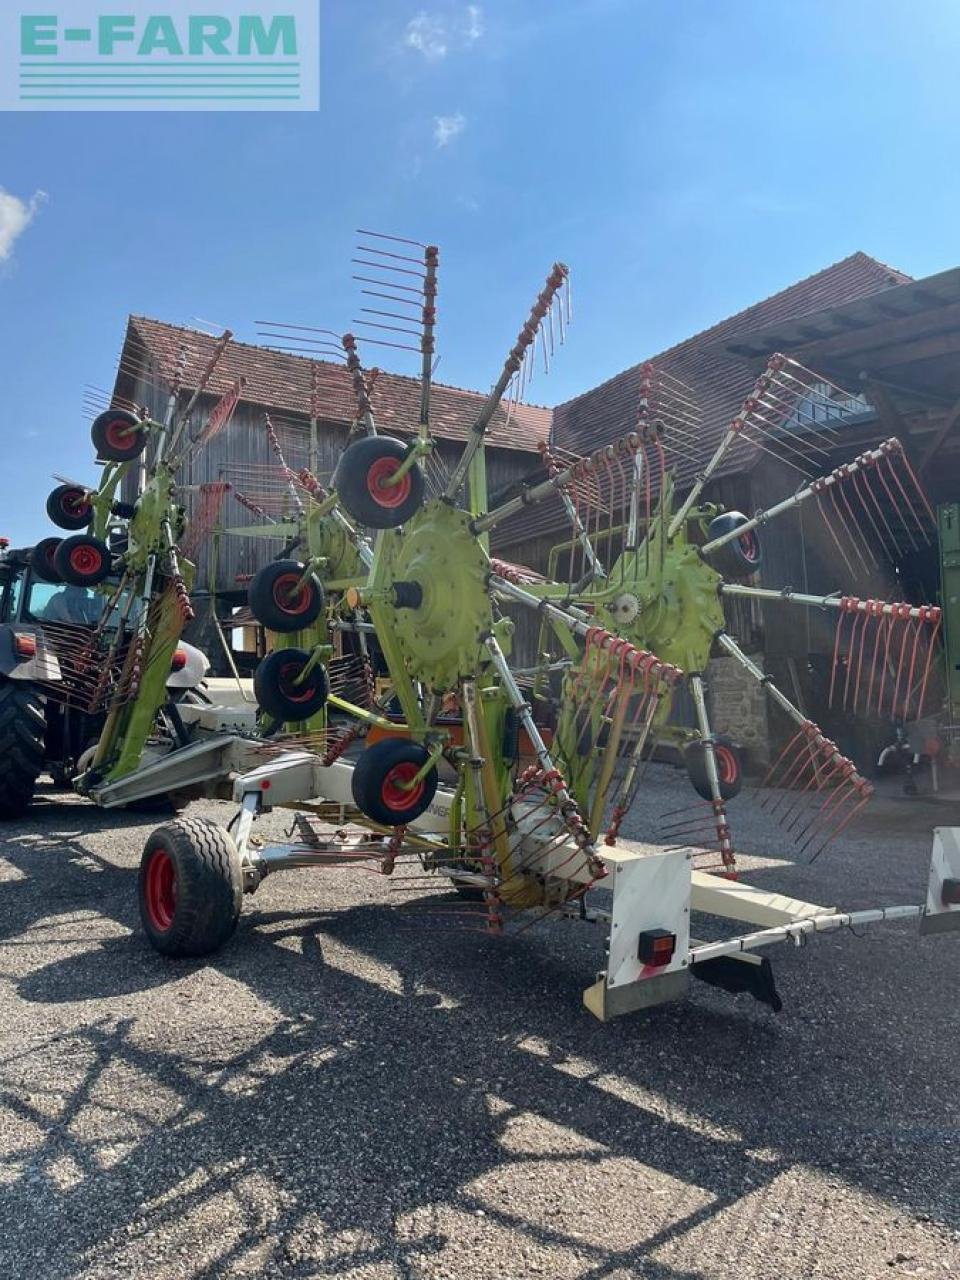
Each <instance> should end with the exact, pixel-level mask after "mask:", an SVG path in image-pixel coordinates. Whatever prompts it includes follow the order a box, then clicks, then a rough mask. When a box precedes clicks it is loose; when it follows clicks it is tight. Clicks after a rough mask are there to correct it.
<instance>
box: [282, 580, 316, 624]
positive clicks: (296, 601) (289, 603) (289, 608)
mask: <svg viewBox="0 0 960 1280" xmlns="http://www.w3.org/2000/svg"><path fill="white" fill-rule="evenodd" d="M300 578H301V575H300V574H299V573H281V574H279V575H278V576H277V578H276V580H275V581H274V584H273V603H274V604H275V605H276V606H277V608H278V609H279V610H280V612H281V613H287V614H289V615H290V616H291V617H294V618H299V617H300V615H301V614H303V613H307V612H308V611H309V609H310V605H311V603H312V602H313V590H312V588H311V586H310V583H309V582H305V583H303V584H302V585H300Z"/></svg>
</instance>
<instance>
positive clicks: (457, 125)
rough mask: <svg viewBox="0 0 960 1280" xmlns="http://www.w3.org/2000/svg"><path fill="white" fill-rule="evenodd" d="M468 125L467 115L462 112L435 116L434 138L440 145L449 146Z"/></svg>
mask: <svg viewBox="0 0 960 1280" xmlns="http://www.w3.org/2000/svg"><path fill="white" fill-rule="evenodd" d="M466 127H467V117H466V116H465V115H463V114H462V113H461V112H459V111H458V112H456V114H455V115H452V116H434V117H433V140H434V142H435V143H436V145H437V146H438V147H449V145H450V143H451V142H453V140H454V138H459V136H460V134H461V133H463V131H464V129H465V128H466Z"/></svg>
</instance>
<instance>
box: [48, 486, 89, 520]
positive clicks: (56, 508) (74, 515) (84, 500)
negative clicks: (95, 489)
mask: <svg viewBox="0 0 960 1280" xmlns="http://www.w3.org/2000/svg"><path fill="white" fill-rule="evenodd" d="M47 515H48V516H49V517H50V521H51V523H52V524H55V525H56V526H57V528H58V529H70V530H71V531H73V530H76V529H85V528H86V527H87V525H88V524H89V523H90V521H91V520H92V519H93V503H92V502H91V501H90V499H89V497H88V496H87V492H86V490H85V489H81V488H80V487H79V485H75V484H61V485H58V487H57V488H56V489H54V490H53V492H52V493H51V494H50V496H49V498H47Z"/></svg>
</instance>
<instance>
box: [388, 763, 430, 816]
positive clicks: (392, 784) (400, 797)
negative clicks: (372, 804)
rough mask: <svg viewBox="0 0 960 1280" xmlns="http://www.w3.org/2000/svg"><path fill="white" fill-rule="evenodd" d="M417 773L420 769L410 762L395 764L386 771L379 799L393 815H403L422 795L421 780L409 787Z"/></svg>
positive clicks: (422, 783)
mask: <svg viewBox="0 0 960 1280" xmlns="http://www.w3.org/2000/svg"><path fill="white" fill-rule="evenodd" d="M419 772H420V767H419V766H418V765H416V764H414V762H413V761H412V760H405V761H403V763H401V764H395V765H394V766H393V768H392V769H389V770H388V771H387V775H386V777H385V778H384V780H383V782H382V783H381V786H380V799H381V800H382V801H383V803H384V804H385V805H386V807H387V808H388V809H392V810H393V812H394V813H404V812H406V810H407V809H412V808H413V807H414V805H415V804H417V802H418V801H419V800H420V798H421V796H422V795H423V790H424V787H425V786H426V783H425V781H424V779H423V778H421V779H420V781H419V782H418V783H417V784H416V786H414V787H411V786H410V783H411V782H413V780H414V778H415V777H416V776H417V774H418V773H419Z"/></svg>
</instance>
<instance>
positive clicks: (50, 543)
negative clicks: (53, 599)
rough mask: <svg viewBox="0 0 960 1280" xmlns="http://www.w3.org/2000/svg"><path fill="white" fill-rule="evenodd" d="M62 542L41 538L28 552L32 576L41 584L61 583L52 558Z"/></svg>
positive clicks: (60, 540)
mask: <svg viewBox="0 0 960 1280" xmlns="http://www.w3.org/2000/svg"><path fill="white" fill-rule="evenodd" d="M62 541H63V539H62V538H43V539H42V540H41V541H40V542H38V543H37V545H36V546H35V547H34V548H33V550H32V551H31V552H30V568H31V569H32V570H33V576H34V577H35V578H39V579H40V581H41V582H62V581H63V579H62V578H61V577H60V575H59V573H57V570H56V566H55V565H54V557H55V556H56V554H57V548H58V547H59V546H60V543H61V542H62Z"/></svg>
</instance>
